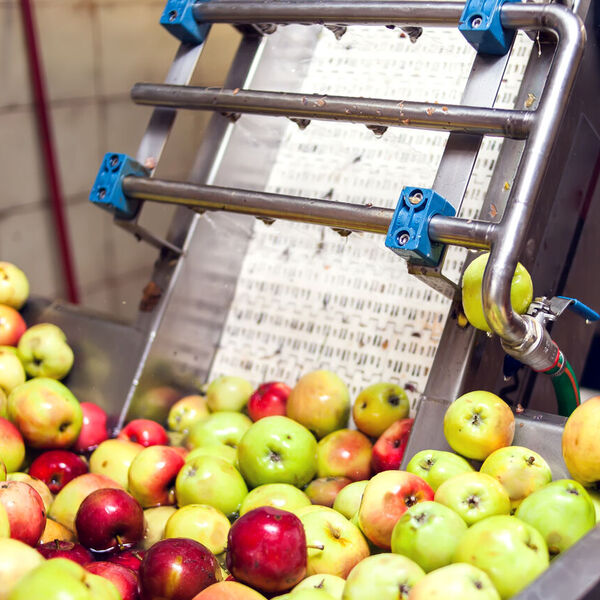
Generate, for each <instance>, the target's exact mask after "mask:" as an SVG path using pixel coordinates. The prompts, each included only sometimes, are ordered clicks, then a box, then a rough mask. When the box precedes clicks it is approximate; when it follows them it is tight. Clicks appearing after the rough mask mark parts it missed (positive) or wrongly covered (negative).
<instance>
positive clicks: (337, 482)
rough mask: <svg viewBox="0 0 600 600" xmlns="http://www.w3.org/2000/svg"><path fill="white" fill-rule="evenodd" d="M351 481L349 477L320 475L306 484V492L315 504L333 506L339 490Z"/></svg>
mask: <svg viewBox="0 0 600 600" xmlns="http://www.w3.org/2000/svg"><path fill="white" fill-rule="evenodd" d="M350 483H352V479H348V477H319V478H318V479H313V480H312V481H311V482H310V483H309V484H308V485H307V486H306V488H305V489H304V493H305V494H306V495H307V496H308V497H309V498H310V501H311V502H312V503H313V504H319V505H320V506H328V507H329V508H331V507H332V506H333V503H334V502H335V497H336V496H337V495H338V493H339V491H340V490H341V489H342V488H345V487H346V486H347V485H348V484H350Z"/></svg>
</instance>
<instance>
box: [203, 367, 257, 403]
mask: <svg viewBox="0 0 600 600" xmlns="http://www.w3.org/2000/svg"><path fill="white" fill-rule="evenodd" d="M253 391H254V386H253V385H252V384H251V383H250V382H249V381H247V380H246V379H243V378H242V377H233V376H230V375H222V376H221V377H217V378H216V379H214V380H213V381H211V382H210V384H209V385H208V388H206V403H207V405H208V408H209V410H210V411H211V412H216V411H224V410H226V411H240V410H242V409H243V408H244V407H245V406H246V404H247V403H248V399H249V398H250V396H251V395H252V392H253Z"/></svg>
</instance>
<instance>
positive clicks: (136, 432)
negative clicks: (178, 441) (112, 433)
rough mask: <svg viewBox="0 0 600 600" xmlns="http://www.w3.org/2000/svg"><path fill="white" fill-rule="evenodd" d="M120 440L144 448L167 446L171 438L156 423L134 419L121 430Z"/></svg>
mask: <svg viewBox="0 0 600 600" xmlns="http://www.w3.org/2000/svg"><path fill="white" fill-rule="evenodd" d="M117 439H119V440H129V441H130V442H135V443H136V444H141V445H142V446H144V447H146V448H147V447H148V446H167V445H168V444H169V436H168V435H167V432H166V431H165V428H164V427H163V426H162V425H161V424H160V423H157V422H156V421H151V420H150V419H134V420H133V421H130V422H129V423H127V425H125V427H123V429H121V431H120V432H119V435H118V436H117Z"/></svg>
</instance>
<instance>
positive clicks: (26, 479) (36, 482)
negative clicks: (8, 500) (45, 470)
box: [6, 471, 54, 512]
mask: <svg viewBox="0 0 600 600" xmlns="http://www.w3.org/2000/svg"><path fill="white" fill-rule="evenodd" d="M6 479H7V481H21V482H23V483H26V484H28V485H30V486H31V487H32V488H33V489H34V490H35V491H36V492H37V493H38V494H39V495H40V498H41V499H42V502H43V503H44V510H45V511H46V512H48V511H49V510H50V506H51V504H52V503H53V502H54V496H53V495H52V492H51V491H50V489H49V488H48V486H47V485H46V484H45V483H44V482H43V481H42V480H41V479H37V478H36V477H32V476H31V475H28V474H27V473H20V472H18V471H17V472H15V473H9V474H8V475H7V477H6Z"/></svg>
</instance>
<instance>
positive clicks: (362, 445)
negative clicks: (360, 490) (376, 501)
mask: <svg viewBox="0 0 600 600" xmlns="http://www.w3.org/2000/svg"><path fill="white" fill-rule="evenodd" d="M371 450H372V448H371V442H370V441H369V438H368V437H367V436H366V435H365V434H364V433H361V432H360V431H356V430H354V429H338V430H337V431H334V432H333V433H330V434H329V435H326V436H325V437H324V438H323V439H322V440H320V441H319V443H318V445H317V475H318V476H319V477H349V478H350V479H352V481H362V480H363V479H369V477H370V476H371Z"/></svg>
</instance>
